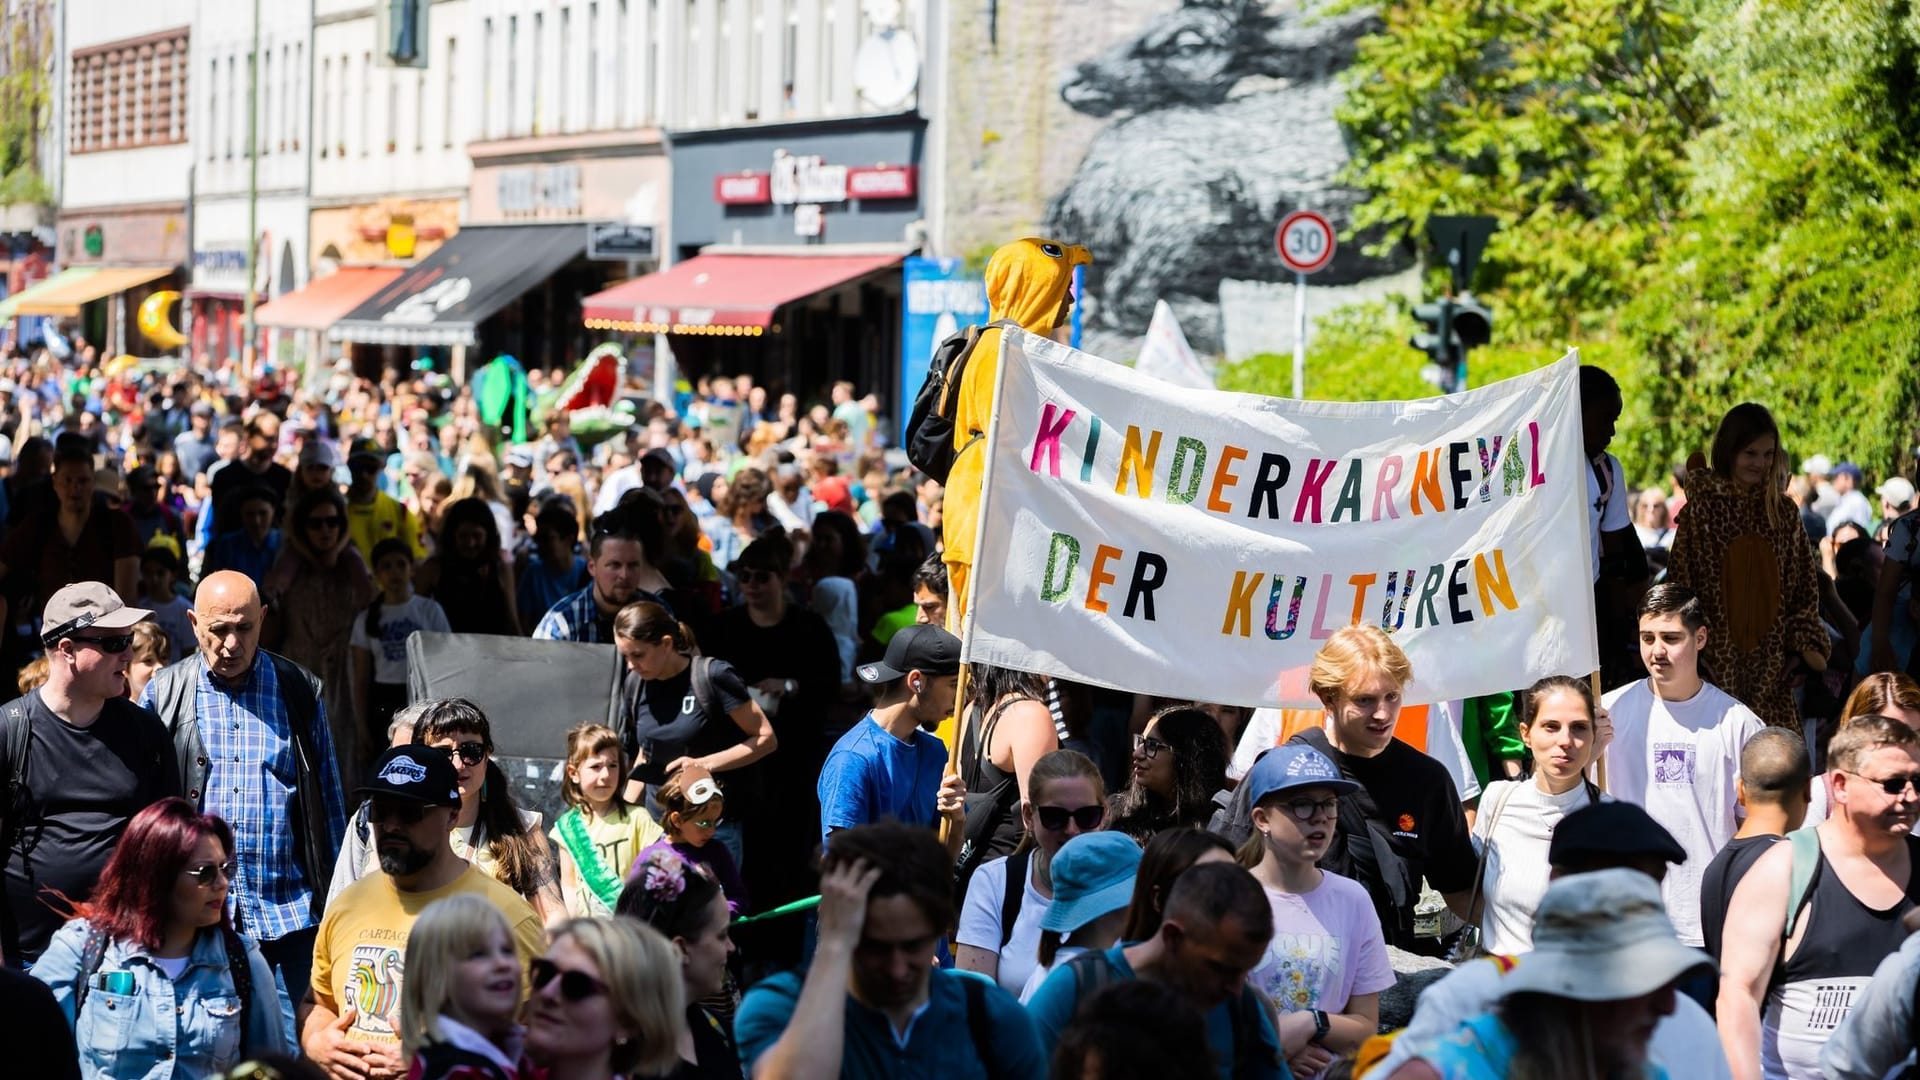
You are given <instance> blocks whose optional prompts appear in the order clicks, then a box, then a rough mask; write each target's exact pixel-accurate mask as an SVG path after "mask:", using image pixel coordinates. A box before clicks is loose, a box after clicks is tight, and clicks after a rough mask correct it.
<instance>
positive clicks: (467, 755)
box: [447, 740, 487, 765]
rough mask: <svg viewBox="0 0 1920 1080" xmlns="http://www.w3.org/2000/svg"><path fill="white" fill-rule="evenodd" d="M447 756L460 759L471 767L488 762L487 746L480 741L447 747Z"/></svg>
mask: <svg viewBox="0 0 1920 1080" xmlns="http://www.w3.org/2000/svg"><path fill="white" fill-rule="evenodd" d="M447 756H448V757H450V758H459V759H460V760H461V761H464V762H466V763H467V764H469V765H478V764H480V763H481V762H483V761H485V760H487V744H486V743H483V742H480V741H478V740H469V741H467V742H463V743H459V744H457V745H454V746H449V747H447Z"/></svg>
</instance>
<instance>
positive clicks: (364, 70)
mask: <svg viewBox="0 0 1920 1080" xmlns="http://www.w3.org/2000/svg"><path fill="white" fill-rule="evenodd" d="M371 153H373V50H371V49H368V50H366V51H365V52H362V53H361V54H360V156H361V157H366V156H367V155H368V154H371Z"/></svg>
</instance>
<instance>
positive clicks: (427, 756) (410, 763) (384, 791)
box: [355, 743, 460, 806]
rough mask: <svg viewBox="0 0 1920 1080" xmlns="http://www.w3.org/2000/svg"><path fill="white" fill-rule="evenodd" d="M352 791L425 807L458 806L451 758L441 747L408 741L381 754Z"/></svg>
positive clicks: (456, 782)
mask: <svg viewBox="0 0 1920 1080" xmlns="http://www.w3.org/2000/svg"><path fill="white" fill-rule="evenodd" d="M355 793H356V794H359V795H384V796H386V797H387V798H390V799H405V800H407V801H408V802H417V803H424V804H426V805H427V806H459V805H460V778H459V776H458V775H456V774H455V773H454V771H453V759H452V758H451V757H449V756H447V752H446V751H445V750H440V749H436V748H434V747H431V746H422V745H420V744H418V743H412V744H409V745H407V746H396V747H394V748H393V749H391V750H388V751H387V752H386V753H384V754H381V755H380V759H379V760H378V761H375V762H374V763H373V768H372V769H371V770H369V771H368V773H367V782H366V783H364V784H361V785H360V787H359V788H358V789H357V790H356V792H355Z"/></svg>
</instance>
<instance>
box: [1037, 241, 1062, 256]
mask: <svg viewBox="0 0 1920 1080" xmlns="http://www.w3.org/2000/svg"><path fill="white" fill-rule="evenodd" d="M1040 250H1041V252H1042V253H1044V254H1045V255H1046V256H1047V257H1048V258H1051V259H1063V258H1065V257H1066V255H1067V253H1066V252H1065V251H1063V250H1061V248H1060V245H1059V244H1041V245H1040Z"/></svg>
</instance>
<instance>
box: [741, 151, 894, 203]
mask: <svg viewBox="0 0 1920 1080" xmlns="http://www.w3.org/2000/svg"><path fill="white" fill-rule="evenodd" d="M919 190H920V170H919V169H918V168H917V167H915V166H912V165H871V166H861V167H853V166H848V165H829V164H827V163H826V160H825V159H824V158H822V157H820V156H819V155H817V154H812V155H797V154H789V153H787V152H786V151H785V150H776V151H774V152H773V171H772V172H768V173H756V172H740V173H730V174H727V175H724V176H716V177H714V179H713V198H714V201H715V202H718V203H720V204H721V205H723V206H764V205H766V204H767V203H773V204H774V205H776V206H801V205H805V204H807V203H843V202H847V201H849V200H863V199H911V198H913V197H914V195H915V194H917V193H918V192H919Z"/></svg>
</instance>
